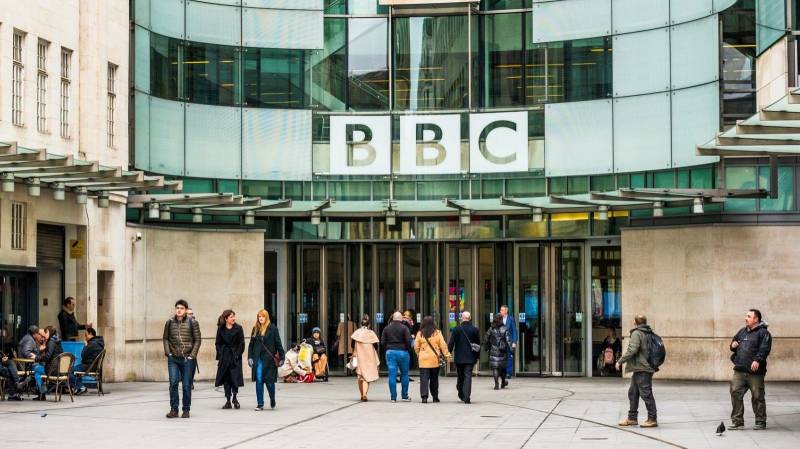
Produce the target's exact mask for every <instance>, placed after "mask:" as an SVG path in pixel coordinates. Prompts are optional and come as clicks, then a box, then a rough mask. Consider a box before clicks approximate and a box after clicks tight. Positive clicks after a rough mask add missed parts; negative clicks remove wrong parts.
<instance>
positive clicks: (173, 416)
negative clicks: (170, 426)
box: [167, 409, 178, 418]
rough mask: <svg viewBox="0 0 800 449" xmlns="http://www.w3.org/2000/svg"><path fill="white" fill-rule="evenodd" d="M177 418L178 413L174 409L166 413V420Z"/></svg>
mask: <svg viewBox="0 0 800 449" xmlns="http://www.w3.org/2000/svg"><path fill="white" fill-rule="evenodd" d="M177 417H178V411H177V410H175V409H172V410H170V411H169V413H167V418H177Z"/></svg>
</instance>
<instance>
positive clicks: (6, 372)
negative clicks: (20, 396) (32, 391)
mask: <svg viewBox="0 0 800 449" xmlns="http://www.w3.org/2000/svg"><path fill="white" fill-rule="evenodd" d="M0 377H4V378H6V379H8V382H6V389H7V390H8V395H9V396H14V395H16V394H17V393H19V392H18V391H17V384H18V383H19V376H18V375H17V365H15V364H14V362H13V361H12V360H9V361H8V362H6V364H5V365H2V364H0ZM0 399H2V398H0Z"/></svg>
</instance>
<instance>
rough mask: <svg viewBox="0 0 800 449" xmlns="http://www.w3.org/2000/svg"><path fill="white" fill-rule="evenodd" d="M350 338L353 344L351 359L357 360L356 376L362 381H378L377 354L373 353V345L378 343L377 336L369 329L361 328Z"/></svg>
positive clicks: (378, 360) (378, 361)
mask: <svg viewBox="0 0 800 449" xmlns="http://www.w3.org/2000/svg"><path fill="white" fill-rule="evenodd" d="M350 338H351V339H352V340H353V341H354V342H355V347H354V348H353V357H356V358H357V359H358V362H357V365H356V374H358V377H360V378H361V379H362V380H365V381H367V382H375V381H376V380H378V364H379V363H380V359H379V358H378V352H377V351H375V346H373V345H374V344H375V343H378V341H379V340H378V336H377V335H375V332H373V331H372V330H371V329H370V328H367V327H362V328H359V329H358V330H356V331H355V332H353V335H351V336H350Z"/></svg>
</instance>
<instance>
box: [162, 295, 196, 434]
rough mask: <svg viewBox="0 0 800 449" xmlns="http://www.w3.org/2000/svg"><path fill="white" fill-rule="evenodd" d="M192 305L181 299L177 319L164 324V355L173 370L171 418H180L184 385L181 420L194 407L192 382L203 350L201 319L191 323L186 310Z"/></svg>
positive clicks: (176, 309) (168, 414)
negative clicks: (179, 409)
mask: <svg viewBox="0 0 800 449" xmlns="http://www.w3.org/2000/svg"><path fill="white" fill-rule="evenodd" d="M188 308H189V303H187V302H186V301H185V300H183V299H179V300H178V301H177V302H176V303H175V316H173V317H172V318H170V319H168V320H167V322H166V323H164V336H163V342H164V355H165V356H167V367H168V369H169V406H170V408H169V413H167V418H177V417H178V402H179V399H180V398H179V397H178V383H181V384H182V386H183V413H182V414H181V418H188V417H189V409H190V408H191V407H192V379H194V366H195V365H194V363H195V362H194V361H195V359H196V358H197V353H198V351H200V343H201V340H200V338H201V337H200V325H199V324H197V320H189V318H188V317H187V316H186V309H188Z"/></svg>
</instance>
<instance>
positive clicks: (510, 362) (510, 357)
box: [506, 349, 514, 377]
mask: <svg viewBox="0 0 800 449" xmlns="http://www.w3.org/2000/svg"><path fill="white" fill-rule="evenodd" d="M513 375H514V350H513V349H511V350H510V352H509V353H508V363H506V376H507V377H511V376H513Z"/></svg>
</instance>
